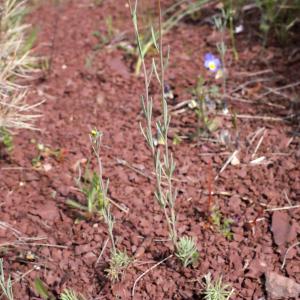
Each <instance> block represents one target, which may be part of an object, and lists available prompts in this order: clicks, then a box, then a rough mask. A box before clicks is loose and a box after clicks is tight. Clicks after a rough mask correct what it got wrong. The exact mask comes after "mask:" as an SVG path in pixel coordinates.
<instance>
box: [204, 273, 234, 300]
mask: <svg viewBox="0 0 300 300" xmlns="http://www.w3.org/2000/svg"><path fill="white" fill-rule="evenodd" d="M204 279H205V283H204V287H205V291H204V299H205V300H229V299H230V297H231V296H232V295H233V293H234V289H233V288H231V286H230V285H229V284H224V283H223V282H222V277H220V278H218V279H217V280H215V281H214V282H213V281H212V279H211V274H210V273H208V274H207V275H205V276H204Z"/></svg>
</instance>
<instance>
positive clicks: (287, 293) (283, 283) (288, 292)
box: [266, 272, 300, 299]
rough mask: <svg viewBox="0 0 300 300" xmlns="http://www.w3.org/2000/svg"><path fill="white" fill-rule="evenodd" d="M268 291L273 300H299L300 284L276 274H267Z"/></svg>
mask: <svg viewBox="0 0 300 300" xmlns="http://www.w3.org/2000/svg"><path fill="white" fill-rule="evenodd" d="M266 290H267V292H268V295H269V297H270V298H271V299H290V298H295V299H299V296H300V284H298V283H297V282H295V281H294V280H292V279H290V278H288V277H284V276H282V275H279V274H277V273H275V272H268V273H266Z"/></svg>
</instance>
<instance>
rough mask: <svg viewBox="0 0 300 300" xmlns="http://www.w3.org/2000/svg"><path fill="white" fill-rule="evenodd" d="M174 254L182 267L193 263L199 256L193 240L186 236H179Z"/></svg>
mask: <svg viewBox="0 0 300 300" xmlns="http://www.w3.org/2000/svg"><path fill="white" fill-rule="evenodd" d="M176 256H177V257H178V258H179V259H180V261H181V262H182V264H183V266H184V267H187V266H188V265H194V264H195V263H196V262H197V260H198V257H199V253H198V250H197V247H196V243H195V240H194V239H193V238H191V237H188V236H183V237H180V239H179V241H178V243H177V247H176Z"/></svg>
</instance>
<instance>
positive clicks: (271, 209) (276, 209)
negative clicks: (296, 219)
mask: <svg viewBox="0 0 300 300" xmlns="http://www.w3.org/2000/svg"><path fill="white" fill-rule="evenodd" d="M296 208H300V204H299V205H292V206H283V207H273V208H267V209H265V211H279V210H289V209H296Z"/></svg>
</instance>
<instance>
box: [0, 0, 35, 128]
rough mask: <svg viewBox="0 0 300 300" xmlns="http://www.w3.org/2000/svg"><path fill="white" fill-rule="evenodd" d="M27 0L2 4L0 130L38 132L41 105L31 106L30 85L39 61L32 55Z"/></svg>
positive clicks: (3, 2) (0, 25)
mask: <svg viewBox="0 0 300 300" xmlns="http://www.w3.org/2000/svg"><path fill="white" fill-rule="evenodd" d="M25 14H26V1H19V0H3V1H1V3H0V128H4V129H7V130H10V129H13V128H26V129H35V127H34V125H33V121H34V120H35V119H36V118H37V117H39V115H37V114H35V113H33V110H34V109H35V108H36V106H37V105H39V104H40V103H38V104H35V105H28V104H27V103H26V100H25V99H26V94H27V91H28V86H26V82H28V80H29V79H30V78H31V74H32V73H33V71H36V65H37V59H36V58H34V57H33V56H31V50H30V48H31V46H32V44H31V42H30V41H29V39H28V29H29V27H30V25H28V24H23V23H22V22H23V17H24V15H25Z"/></svg>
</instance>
